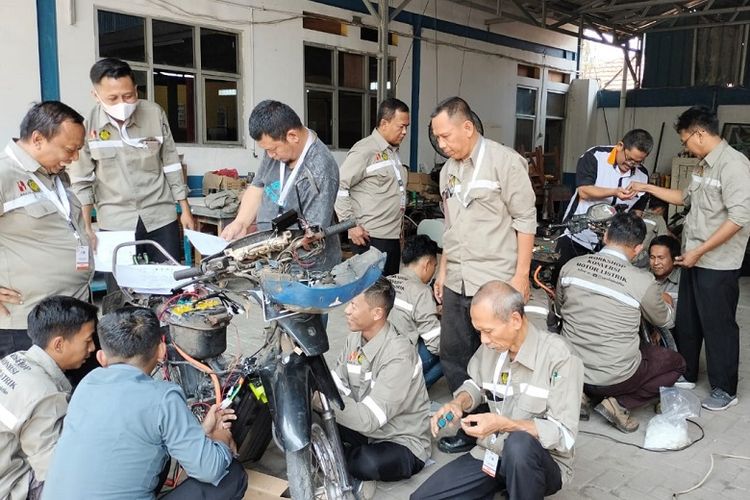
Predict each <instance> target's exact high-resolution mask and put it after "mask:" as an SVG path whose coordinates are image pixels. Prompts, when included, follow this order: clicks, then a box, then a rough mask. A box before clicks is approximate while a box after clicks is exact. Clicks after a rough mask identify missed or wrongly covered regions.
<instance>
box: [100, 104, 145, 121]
mask: <svg viewBox="0 0 750 500" xmlns="http://www.w3.org/2000/svg"><path fill="white" fill-rule="evenodd" d="M99 104H101V105H102V108H103V109H104V112H105V113H107V114H108V115H109V116H111V117H112V118H114V119H115V120H119V121H121V122H124V121H125V120H127V119H128V118H130V115H132V114H133V112H134V111H135V108H136V107H137V106H138V101H136V102H134V103H132V104H131V103H129V102H118V103H117V104H114V105H109V104H104V103H103V102H101V101H99Z"/></svg>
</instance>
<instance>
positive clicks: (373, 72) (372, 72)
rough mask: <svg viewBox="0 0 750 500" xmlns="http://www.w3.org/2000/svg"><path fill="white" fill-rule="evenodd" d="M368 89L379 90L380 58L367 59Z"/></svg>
mask: <svg viewBox="0 0 750 500" xmlns="http://www.w3.org/2000/svg"><path fill="white" fill-rule="evenodd" d="M367 76H368V78H367V81H368V85H367V88H368V89H370V90H378V58H377V57H372V56H370V57H368V58H367Z"/></svg>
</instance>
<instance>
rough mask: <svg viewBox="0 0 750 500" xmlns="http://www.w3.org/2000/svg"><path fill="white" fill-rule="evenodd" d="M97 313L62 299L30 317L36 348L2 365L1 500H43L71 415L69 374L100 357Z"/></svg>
mask: <svg viewBox="0 0 750 500" xmlns="http://www.w3.org/2000/svg"><path fill="white" fill-rule="evenodd" d="M96 313H97V309H96V307H94V306H92V305H91V304H87V303H85V302H82V301H80V300H78V299H74V298H73V297H64V296H61V295H56V296H53V297H48V298H46V299H43V300H42V301H41V302H39V303H38V304H37V305H36V306H34V308H33V309H32V310H31V312H30V313H29V316H28V325H29V327H28V335H29V337H30V338H31V341H32V342H33V345H32V346H31V348H30V349H29V350H28V351H19V352H15V353H12V354H9V355H7V356H6V357H4V358H3V359H2V360H0V498H2V499H10V500H23V499H26V498H29V499H30V500H31V499H37V498H39V497H40V496H41V493H42V488H43V487H44V481H45V477H46V475H47V469H48V467H49V464H50V460H51V458H52V452H53V451H54V450H55V445H56V444H57V440H58V438H59V437H60V431H62V424H63V417H65V413H66V411H67V410H68V400H69V399H70V382H68V379H67V378H66V377H65V374H64V373H63V372H64V371H65V370H72V369H75V368H78V367H80V366H81V365H82V364H83V362H84V361H85V360H86V358H88V357H89V355H90V354H91V353H92V352H94V341H93V338H92V337H93V336H94V334H95V333H96Z"/></svg>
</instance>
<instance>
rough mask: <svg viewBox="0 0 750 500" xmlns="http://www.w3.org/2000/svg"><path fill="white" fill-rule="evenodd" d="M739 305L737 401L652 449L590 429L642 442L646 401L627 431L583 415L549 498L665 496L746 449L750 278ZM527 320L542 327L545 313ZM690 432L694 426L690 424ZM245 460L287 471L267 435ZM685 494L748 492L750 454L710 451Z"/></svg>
mask: <svg viewBox="0 0 750 500" xmlns="http://www.w3.org/2000/svg"><path fill="white" fill-rule="evenodd" d="M740 290H741V292H740V305H739V308H738V311H737V320H738V322H739V324H740V329H741V334H740V342H741V353H740V374H739V379H740V382H739V391H738V396H739V404H738V405H737V406H734V407H732V408H730V409H728V410H727V411H724V412H717V413H712V412H708V411H703V413H702V414H701V415H700V417H699V418H697V419H695V420H696V421H697V422H698V423H699V424H700V425H701V426H702V427H703V429H704V431H705V437H704V438H703V439H702V440H701V441H699V442H697V443H695V444H694V445H693V446H691V447H689V448H688V449H686V450H683V451H679V452H667V453H656V452H650V451H643V450H640V449H638V448H635V447H632V446H627V445H625V444H619V443H616V442H614V441H611V440H608V439H606V438H603V437H597V436H593V435H591V434H588V433H599V434H603V435H605V436H610V437H611V438H613V439H616V440H619V441H625V442H628V443H634V444H638V445H643V440H644V437H645V433H646V427H647V423H648V421H649V419H651V418H652V417H653V416H654V411H653V407H652V406H650V405H649V406H647V407H644V408H641V409H639V410H638V411H636V412H635V413H634V415H635V416H636V417H637V418H638V419H639V420H640V422H641V426H640V429H639V430H638V431H637V432H635V433H633V434H630V435H625V434H622V433H620V432H619V431H617V430H615V429H614V428H613V427H611V426H609V425H608V424H607V423H606V422H605V421H604V419H603V418H601V417H600V416H599V415H597V414H593V415H592V417H591V420H590V421H588V422H581V425H580V432H579V435H578V439H577V447H576V462H575V477H574V479H573V481H572V482H571V484H569V485H567V486H565V487H564V488H563V489H562V490H561V491H560V492H558V493H557V494H556V495H554V496H553V497H550V498H555V499H578V498H591V499H597V500H606V499H610V498H613V499H615V498H616V499H638V500H641V499H663V500H667V499H670V498H672V494H673V493H674V492H678V491H682V490H686V489H688V488H690V487H692V486H693V485H695V484H696V483H698V482H699V481H700V480H701V479H702V478H703V476H704V474H705V473H706V472H707V471H708V469H709V466H710V463H711V454H713V453H723V454H730V455H744V456H749V455H750V376H749V375H750V368H749V367H750V364H748V362H747V360H748V359H750V339H749V338H748V333H750V278H742V279H741V281H740ZM531 304H532V305H543V306H546V300H545V299H544V296H543V293H542V292H541V291H539V290H534V296H533V297H532V300H531ZM532 320H533V321H534V322H535V323H537V324H539V326H541V327H542V328H543V327H544V324H543V319H541V318H536V317H532ZM328 325H329V338H330V343H331V350H330V351H329V353H328V354H327V355H326V358H327V359H328V360H329V362H330V363H332V362H333V360H334V358H335V356H336V355H337V354H338V353H339V352H340V350H341V349H342V348H343V342H344V338H345V336H346V335H347V333H348V329H347V327H346V323H345V321H344V319H343V307H340V308H338V309H336V310H334V311H333V312H332V313H331V314H330V315H329V322H328ZM261 331H262V319H261V317H260V312H259V311H258V310H254V311H251V313H250V316H249V317H248V318H236V319H235V321H234V322H233V324H232V325H231V326H230V327H229V332H228V342H229V352H231V353H233V354H234V353H237V352H240V353H242V354H246V355H247V354H251V353H253V352H254V351H255V350H256V349H257V348H258V347H259V346H260V343H261V342H262V338H261V335H260V334H261ZM709 390H710V388H709V387H708V381H707V380H706V373H705V367H703V368H702V371H701V375H700V379H699V382H698V384H697V387H696V388H695V391H694V392H695V393H696V395H697V396H698V397H699V398H703V397H704V396H706V395H707V394H708V392H709ZM430 398H431V399H432V400H434V401H439V402H446V401H448V400H449V399H450V394H449V391H448V388H447V385H446V384H445V382H444V380H441V381H439V382H438V383H437V384H435V385H434V386H433V387H432V388H431V389H430ZM689 432H690V435H691V437H693V438H696V437H698V436H699V434H700V431H699V430H698V429H697V427H695V426H693V425H691V426H690V428H689ZM452 458H453V457H452V456H451V455H446V454H444V453H442V452H440V451H438V449H437V445H436V443H433V453H432V459H433V460H434V461H435V462H436V464H432V465H429V466H427V467H425V469H424V470H423V471H422V472H421V473H419V474H417V475H416V476H414V477H413V478H411V479H410V480H408V481H401V482H398V483H380V484H378V489H377V493H376V495H375V498H376V499H378V500H381V499H382V500H396V499H398V500H403V499H407V498H408V497H409V494H410V493H411V492H412V491H414V490H415V489H416V488H417V486H419V485H420V484H421V483H422V482H423V481H424V480H425V479H427V478H428V477H429V476H430V475H431V474H433V473H434V472H435V471H436V470H437V469H438V468H439V467H440V466H442V465H444V464H445V463H447V462H449V461H450V460H451V459H452ZM251 468H253V469H256V470H259V471H261V472H264V473H267V474H271V475H274V476H277V477H285V464H284V457H283V455H282V454H281V452H280V451H279V450H278V449H277V448H276V446H275V445H274V444H273V443H272V444H271V445H270V446H269V448H268V450H267V451H266V453H265V455H264V456H263V458H262V459H261V460H260V461H259V462H258V463H257V464H254V465H253V466H251ZM679 498H685V499H704V498H706V499H707V498H722V499H737V500H747V499H750V461H748V460H739V459H727V458H716V459H715V464H714V468H713V472H712V474H711V475H710V477H709V478H708V479H707V481H706V482H705V484H704V485H703V486H702V487H701V488H699V489H698V490H696V491H694V492H692V493H689V494H686V495H684V496H680V497H679Z"/></svg>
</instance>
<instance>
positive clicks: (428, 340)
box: [388, 234, 443, 389]
mask: <svg viewBox="0 0 750 500" xmlns="http://www.w3.org/2000/svg"><path fill="white" fill-rule="evenodd" d="M437 253H438V246H437V243H435V242H434V241H432V240H431V239H430V237H429V236H427V235H425V234H417V235H414V236H411V237H410V238H409V239H407V240H406V242H405V243H404V251H403V253H402V254H401V262H403V264H404V265H403V267H402V268H401V272H400V273H398V274H394V275H392V276H388V280H389V281H390V282H391V284H392V285H393V288H394V289H395V290H396V300H395V302H394V304H393V309H392V310H391V313H390V314H389V315H388V321H389V322H390V323H391V325H393V328H395V329H396V331H397V332H399V333H400V334H401V335H404V336H406V337H407V338H408V339H409V341H410V342H411V343H412V345H414V346H416V348H417V353H418V354H419V357H420V359H421V360H422V373H423V374H424V380H425V384H426V385H427V388H428V389H429V388H430V386H431V385H432V384H434V383H435V382H437V380H438V379H440V377H442V376H443V368H442V367H441V366H440V358H439V357H438V356H439V355H440V317H439V316H438V312H437V305H436V304H435V299H434V298H433V297H432V289H431V288H430V286H429V285H428V283H429V282H430V280H431V279H432V276H433V275H434V274H435V269H436V268H437Z"/></svg>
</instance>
